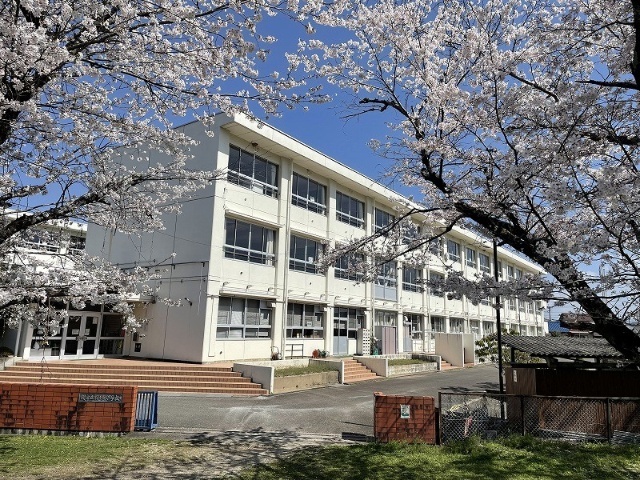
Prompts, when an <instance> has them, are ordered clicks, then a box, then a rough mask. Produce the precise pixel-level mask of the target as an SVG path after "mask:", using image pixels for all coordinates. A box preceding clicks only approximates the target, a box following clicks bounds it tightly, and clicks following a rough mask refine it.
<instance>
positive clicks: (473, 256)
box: [464, 247, 478, 270]
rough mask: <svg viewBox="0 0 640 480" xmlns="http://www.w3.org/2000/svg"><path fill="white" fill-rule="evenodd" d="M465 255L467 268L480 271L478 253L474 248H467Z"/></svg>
mask: <svg viewBox="0 0 640 480" xmlns="http://www.w3.org/2000/svg"><path fill="white" fill-rule="evenodd" d="M464 253H465V255H464V256H465V259H464V262H465V264H466V265H467V267H471V268H473V269H476V270H477V269H478V253H477V252H476V251H475V250H474V249H473V248H470V247H465V249H464ZM469 254H471V255H469ZM470 260H471V261H470Z"/></svg>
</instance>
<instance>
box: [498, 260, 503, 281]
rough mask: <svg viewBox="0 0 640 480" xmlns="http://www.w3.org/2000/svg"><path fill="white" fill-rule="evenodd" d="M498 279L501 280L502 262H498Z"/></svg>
mask: <svg viewBox="0 0 640 480" xmlns="http://www.w3.org/2000/svg"><path fill="white" fill-rule="evenodd" d="M498 278H502V262H501V261H500V260H498Z"/></svg>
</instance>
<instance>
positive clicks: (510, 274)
mask: <svg viewBox="0 0 640 480" xmlns="http://www.w3.org/2000/svg"><path fill="white" fill-rule="evenodd" d="M507 277H508V278H509V280H515V278H516V273H515V268H513V265H507Z"/></svg>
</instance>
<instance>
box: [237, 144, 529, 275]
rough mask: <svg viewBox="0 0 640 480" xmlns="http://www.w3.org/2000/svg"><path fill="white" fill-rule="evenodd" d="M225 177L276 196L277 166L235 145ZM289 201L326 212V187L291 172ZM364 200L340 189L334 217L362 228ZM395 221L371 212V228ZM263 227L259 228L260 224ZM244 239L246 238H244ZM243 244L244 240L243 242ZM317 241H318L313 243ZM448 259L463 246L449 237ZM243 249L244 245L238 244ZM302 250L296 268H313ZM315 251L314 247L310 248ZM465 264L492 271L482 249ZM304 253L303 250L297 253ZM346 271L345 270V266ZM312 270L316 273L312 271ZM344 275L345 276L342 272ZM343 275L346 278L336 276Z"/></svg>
mask: <svg viewBox="0 0 640 480" xmlns="http://www.w3.org/2000/svg"><path fill="white" fill-rule="evenodd" d="M227 179H228V180H229V181H230V182H231V183H235V184H237V185H240V186H242V187H245V188H249V189H251V190H253V191H256V192H258V193H262V194H264V195H268V196H271V197H277V196H278V179H279V175H278V165H276V164H275V163H273V162H270V161H268V160H266V159H264V158H262V157H260V156H258V155H256V154H254V153H250V152H247V151H245V150H242V149H241V148H239V147H236V146H234V145H230V146H229V171H228V175H227ZM291 203H292V204H293V205H296V206H298V207H302V208H306V209H307V210H310V211H312V212H315V213H319V214H321V215H326V212H327V187H326V186H325V185H322V184H321V183H318V182H316V181H315V180H312V179H310V178H307V177H305V176H303V175H300V174H298V173H295V172H294V174H293V185H292V196H291ZM364 213H365V208H364V202H362V201H360V200H358V199H356V198H354V197H351V196H350V195H347V194H345V193H342V192H340V191H337V192H336V219H337V220H338V221H341V222H344V223H347V224H349V225H353V226H354V227H358V228H363V227H364V224H365V219H364ZM395 221H396V217H395V216H394V215H392V214H391V213H389V212H386V211H384V210H381V209H378V208H376V209H375V212H374V231H376V232H379V231H381V230H383V229H385V228H386V227H388V226H389V225H391V224H393V223H394V222H395ZM260 228H262V227H260ZM416 230H417V233H419V227H417V226H416ZM415 234H416V232H409V234H408V235H409V236H415ZM243 240H246V239H243ZM410 240H411V238H406V239H405V241H410ZM245 243H246V242H245ZM316 243H317V242H316ZM446 245H447V258H448V259H449V260H450V261H453V262H459V263H461V262H462V248H461V246H460V243H458V242H456V241H455V240H452V239H447V241H446ZM443 247H444V245H443V244H442V243H437V245H436V250H437V252H435V253H439V254H440V255H441V256H444V248H443ZM241 248H246V247H241ZM303 248H304V249H305V251H304V257H297V256H296V257H294V258H295V259H296V260H304V262H303V263H301V262H298V261H294V262H293V263H294V264H295V266H296V268H294V269H296V270H302V271H310V270H314V268H313V267H311V266H310V265H308V264H309V262H308V261H307V260H308V259H309V258H310V256H309V255H307V254H306V248H308V247H303ZM311 248H315V249H316V250H317V246H316V247H312V246H311ZM464 253H465V264H466V265H467V266H468V267H471V268H474V269H477V270H479V271H480V272H482V273H486V274H490V273H491V263H490V258H489V255H486V254H484V253H481V252H477V251H476V250H474V249H473V248H470V247H466V248H465V252H464ZM299 254H300V255H303V251H302V250H301V251H300V252H299ZM250 256H251V249H249V250H248V251H243V250H238V251H237V252H235V253H234V256H233V257H232V258H237V259H244V258H248V257H250ZM250 261H257V262H258V263H267V264H271V262H272V261H273V259H272V258H271V257H269V255H257V256H254V259H253V260H250ZM498 269H499V272H500V275H502V265H501V263H500V262H499V266H498ZM507 269H508V277H509V279H514V278H519V277H520V276H522V271H521V270H517V269H515V270H514V267H513V266H511V265H509V266H508V267H507ZM345 270H346V269H345ZM314 273H315V272H314ZM345 275H348V274H346V273H345ZM339 278H345V277H339ZM349 280H355V278H349Z"/></svg>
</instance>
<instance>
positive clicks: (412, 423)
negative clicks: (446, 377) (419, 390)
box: [373, 392, 436, 445]
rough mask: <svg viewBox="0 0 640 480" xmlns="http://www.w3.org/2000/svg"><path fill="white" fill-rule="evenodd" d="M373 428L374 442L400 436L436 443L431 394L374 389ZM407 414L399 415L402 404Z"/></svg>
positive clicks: (403, 438)
mask: <svg viewBox="0 0 640 480" xmlns="http://www.w3.org/2000/svg"><path fill="white" fill-rule="evenodd" d="M373 395H374V407H373V409H374V412H373V430H374V436H375V439H376V441H377V442H383V443H386V442H390V441H394V440H403V441H411V442H424V443H430V444H432V445H435V443H436V408H435V400H434V398H433V397H413V396H411V397H407V396H398V395H383V394H381V393H378V392H376V393H374V394H373ZM402 405H408V406H409V418H401V406H402Z"/></svg>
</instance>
